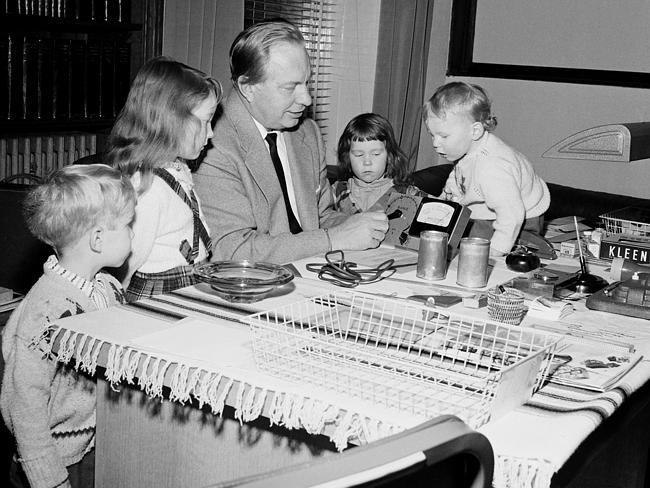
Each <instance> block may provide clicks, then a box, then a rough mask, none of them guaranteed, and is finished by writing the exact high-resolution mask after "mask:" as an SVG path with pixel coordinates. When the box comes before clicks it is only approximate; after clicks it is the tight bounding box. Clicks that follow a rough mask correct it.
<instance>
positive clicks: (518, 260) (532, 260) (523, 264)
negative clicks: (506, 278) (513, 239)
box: [506, 246, 540, 273]
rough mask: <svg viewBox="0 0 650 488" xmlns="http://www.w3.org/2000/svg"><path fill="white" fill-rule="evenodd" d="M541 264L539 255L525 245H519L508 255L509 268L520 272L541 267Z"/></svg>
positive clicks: (507, 264)
mask: <svg viewBox="0 0 650 488" xmlns="http://www.w3.org/2000/svg"><path fill="white" fill-rule="evenodd" d="M539 265H540V260H539V256H537V254H535V253H534V252H532V251H530V250H529V249H528V248H525V247H523V246H517V247H516V248H515V250H514V251H512V252H511V253H510V254H508V255H507V256H506V266H507V267H508V269H509V270H511V271H517V272H518V273H527V272H528V271H532V270H534V269H537V268H539Z"/></svg>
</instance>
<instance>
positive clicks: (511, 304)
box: [487, 287, 526, 325]
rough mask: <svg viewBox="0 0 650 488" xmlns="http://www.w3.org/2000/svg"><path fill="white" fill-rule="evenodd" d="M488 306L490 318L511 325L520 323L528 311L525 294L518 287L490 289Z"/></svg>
mask: <svg viewBox="0 0 650 488" xmlns="http://www.w3.org/2000/svg"><path fill="white" fill-rule="evenodd" d="M502 288H503V287H502ZM487 307H488V315H489V316H490V318H492V319H494V320H496V321H498V322H503V323H506V324H511V325H519V324H520V323H521V320H522V319H523V318H524V314H525V313H526V307H524V294H523V293H522V292H521V291H519V290H517V289H516V288H503V291H502V290H500V289H498V288H495V289H493V290H490V291H488V301H487Z"/></svg>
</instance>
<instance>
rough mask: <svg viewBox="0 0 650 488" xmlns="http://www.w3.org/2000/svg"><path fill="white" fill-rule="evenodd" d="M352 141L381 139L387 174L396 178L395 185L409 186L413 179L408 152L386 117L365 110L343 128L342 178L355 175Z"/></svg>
mask: <svg viewBox="0 0 650 488" xmlns="http://www.w3.org/2000/svg"><path fill="white" fill-rule="evenodd" d="M353 141H381V142H383V143H384V145H385V146H386V153H387V156H388V157H387V158H386V175H387V176H388V177H390V178H393V182H394V183H395V184H396V185H407V184H409V181H410V178H411V169H410V167H409V160H408V157H407V156H406V154H404V152H403V151H402V149H401V148H400V147H399V145H398V144H397V141H396V140H395V135H394V133H393V127H392V126H391V125H390V122H388V120H386V118H384V117H382V116H381V115H379V114H375V113H366V114H361V115H357V116H356V117H354V118H353V119H352V120H351V121H350V122H348V125H346V126H345V129H343V133H342V134H341V137H340V138H339V145H338V150H337V152H338V158H339V179H348V178H351V177H353V176H354V174H353V173H352V164H351V163H350V147H351V146H352V142H353Z"/></svg>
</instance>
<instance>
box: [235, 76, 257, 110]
mask: <svg viewBox="0 0 650 488" xmlns="http://www.w3.org/2000/svg"><path fill="white" fill-rule="evenodd" d="M237 86H238V87H239V92H240V93H241V94H242V96H243V97H244V98H245V99H246V101H247V102H248V103H251V101H252V100H253V97H254V95H255V85H252V84H250V83H248V78H247V77H246V76H244V75H241V76H240V77H239V78H237Z"/></svg>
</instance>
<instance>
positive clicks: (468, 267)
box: [456, 237, 490, 288]
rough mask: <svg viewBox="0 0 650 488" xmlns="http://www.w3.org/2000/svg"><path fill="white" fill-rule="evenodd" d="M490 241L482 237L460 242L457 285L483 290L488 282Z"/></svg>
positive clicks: (469, 238)
mask: <svg viewBox="0 0 650 488" xmlns="http://www.w3.org/2000/svg"><path fill="white" fill-rule="evenodd" d="M489 256H490V241H489V240H487V239H482V238H480V237H464V238H462V239H461V240H460V251H459V253H458V274H457V275H456V283H458V284H459V285H460V286H465V287H467V288H482V287H484V286H485V285H487V281H488V259H489Z"/></svg>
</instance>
